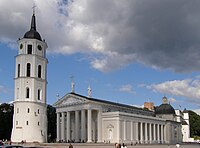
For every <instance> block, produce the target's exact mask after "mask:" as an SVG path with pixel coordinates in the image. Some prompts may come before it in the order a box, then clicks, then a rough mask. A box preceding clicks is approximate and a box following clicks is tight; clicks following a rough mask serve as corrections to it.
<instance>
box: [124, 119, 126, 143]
mask: <svg viewBox="0 0 200 148" xmlns="http://www.w3.org/2000/svg"><path fill="white" fill-rule="evenodd" d="M124 140H126V120H124Z"/></svg>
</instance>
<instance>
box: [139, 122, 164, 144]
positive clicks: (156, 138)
mask: <svg viewBox="0 0 200 148" xmlns="http://www.w3.org/2000/svg"><path fill="white" fill-rule="evenodd" d="M138 125H139V126H140V129H139V132H138V134H137V135H138V136H137V137H139V138H140V139H138V141H139V142H140V143H164V142H165V141H166V136H165V133H166V131H165V125H162V124H154V123H143V122H139V123H138Z"/></svg>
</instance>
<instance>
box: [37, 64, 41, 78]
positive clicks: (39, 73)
mask: <svg viewBox="0 0 200 148" xmlns="http://www.w3.org/2000/svg"><path fill="white" fill-rule="evenodd" d="M41 75H42V66H41V65H38V78H41Z"/></svg>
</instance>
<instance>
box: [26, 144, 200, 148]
mask: <svg viewBox="0 0 200 148" xmlns="http://www.w3.org/2000/svg"><path fill="white" fill-rule="evenodd" d="M27 145H29V144H26V146H27ZM72 145H73V148H115V146H114V144H80V143H73V144H72ZM29 146H38V147H40V148H68V147H69V144H68V143H67V144H66V143H47V144H37V145H35V144H34V145H29ZM127 148H176V145H175V144H174V145H166V144H159V145H136V146H135V145H134V146H131V145H128V146H127ZM179 148H200V144H180V147H179Z"/></svg>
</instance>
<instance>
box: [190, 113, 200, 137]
mask: <svg viewBox="0 0 200 148" xmlns="http://www.w3.org/2000/svg"><path fill="white" fill-rule="evenodd" d="M189 117H190V136H191V137H194V136H200V116H199V115H197V114H196V113H195V112H193V111H189Z"/></svg>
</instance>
